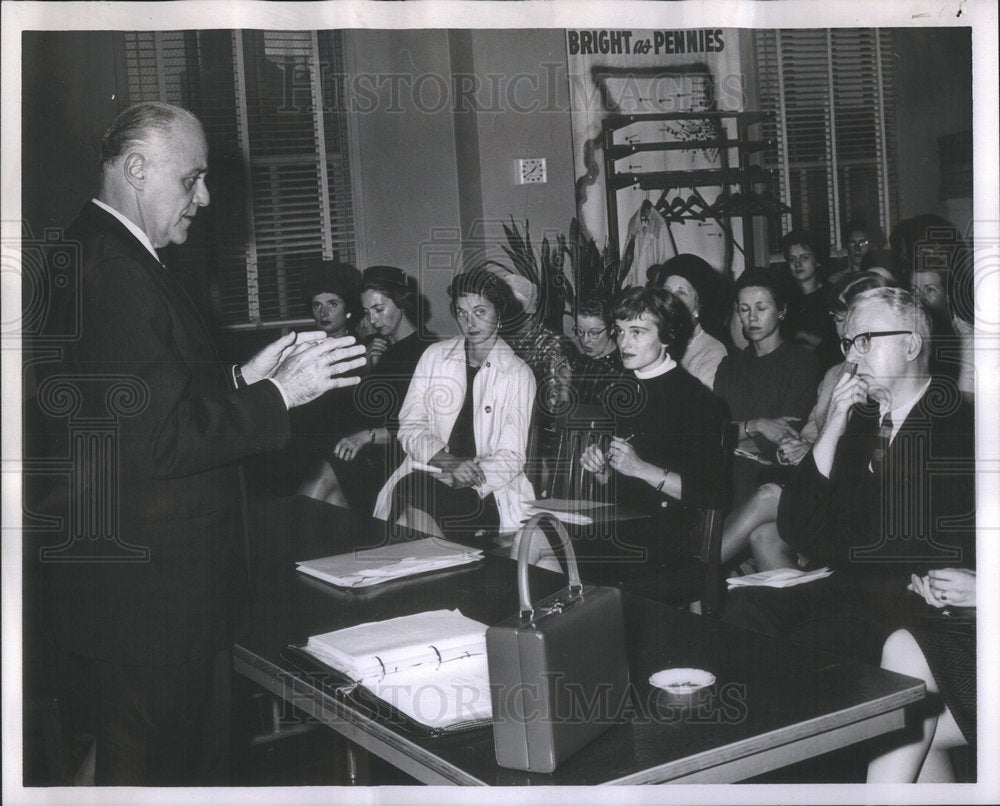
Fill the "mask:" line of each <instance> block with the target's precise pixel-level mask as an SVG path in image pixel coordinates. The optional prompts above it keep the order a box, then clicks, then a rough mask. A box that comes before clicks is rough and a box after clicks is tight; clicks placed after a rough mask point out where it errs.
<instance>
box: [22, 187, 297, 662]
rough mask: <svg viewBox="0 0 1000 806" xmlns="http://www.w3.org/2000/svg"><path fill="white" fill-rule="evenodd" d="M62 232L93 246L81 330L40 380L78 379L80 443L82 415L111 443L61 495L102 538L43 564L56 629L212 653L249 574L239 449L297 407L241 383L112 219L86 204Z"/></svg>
mask: <svg viewBox="0 0 1000 806" xmlns="http://www.w3.org/2000/svg"><path fill="white" fill-rule="evenodd" d="M67 236H68V238H69V239H72V240H78V241H79V242H80V244H81V246H82V254H83V266H82V278H81V284H80V288H81V294H80V298H79V300H78V304H79V312H80V317H81V319H80V328H79V333H80V335H79V338H78V339H76V340H75V341H73V342H72V343H70V344H69V345H68V347H66V348H65V351H64V359H65V360H64V361H62V362H61V363H60V364H59V365H58V367H57V368H56V370H55V373H54V375H53V374H51V373H50V377H49V378H48V379H47V381H46V382H45V383H47V384H56V385H57V386H64V385H66V384H68V386H69V387H70V388H73V389H75V390H76V392H75V394H77V395H78V397H77V403H76V404H75V405H74V406H70V407H69V408H70V409H71V411H69V415H68V416H66V417H64V419H63V427H64V429H65V428H67V427H69V426H74V427H75V428H76V434H77V436H76V439H77V441H78V442H79V440H80V439H81V437H80V434H81V428H82V433H83V434H87V433H92V434H94V433H102V434H104V436H102V437H99V438H96V440H97V446H96V447H95V448H93V449H92V450H89V453H90V454H91V455H93V454H94V453H95V451H97V452H98V453H100V452H101V451H103V455H99V456H98V457H97V459H94V460H91V461H89V462H83V463H81V464H80V466H78V467H76V468H74V471H73V475H72V476H71V478H70V483H69V485H68V488H64V493H65V494H64V495H54V496H52V497H51V498H50V507H49V509H50V511H53V509H54V511H56V512H59V511H60V510H61V513H60V514H61V515H62V517H64V518H66V519H67V520H66V522H67V524H68V526H69V527H70V528H73V525H74V524H75V528H76V530H77V532H78V533H82V534H83V536H84V537H87V536H90V535H94V534H98V535H99V537H98V539H96V540H87V539H72V540H70V542H69V544H67V545H66V549H65V551H62V552H57V554H56V555H54V556H53V557H51V558H50V559H48V560H46V561H43V563H42V567H43V573H44V574H45V576H46V577H47V578H48V580H49V581H50V582H51V583H52V586H51V588H50V592H49V601H50V603H51V605H52V607H53V619H54V627H55V629H56V631H57V634H58V635H59V637H61V639H62V643H63V644H64V646H66V647H67V648H69V649H71V650H73V651H76V652H79V653H81V654H83V655H85V656H88V657H96V658H100V659H105V660H109V661H113V662H118V663H148V664H153V665H159V664H170V663H178V662H182V661H185V660H189V659H192V658H196V657H204V656H206V655H208V654H211V653H214V652H217V651H219V650H220V649H223V648H224V647H226V646H228V645H230V644H231V642H232V638H233V624H234V616H235V613H236V611H237V609H238V607H239V598H238V596H237V595H236V593H237V591H238V590H239V589H240V586H241V583H242V584H243V585H245V573H246V572H245V569H246V565H245V558H244V557H243V549H242V541H241V538H240V534H241V530H240V528H239V526H240V519H239V515H240V510H241V505H240V495H241V492H240V483H239V472H238V462H239V461H240V460H241V459H243V458H245V457H247V456H250V455H252V454H254V453H257V452H261V451H265V450H269V449H274V448H279V447H281V446H282V445H283V444H285V442H287V440H288V437H289V418H288V412H287V410H286V408H285V405H284V402H283V401H282V398H281V394H280V392H279V391H278V389H277V387H275V386H274V384H272V383H270V382H266V381H265V382H261V383H257V384H254V385H253V386H250V387H249V388H244V389H241V390H234V389H233V388H232V383H231V379H230V378H229V368H228V367H226V366H224V365H222V364H221V363H220V361H219V357H218V355H217V354H216V351H215V347H214V345H213V342H212V339H211V336H210V334H209V332H208V330H207V328H206V326H205V323H204V321H203V320H202V318H201V316H200V315H199V313H198V309H197V307H196V305H195V304H194V303H193V302H192V300H191V298H190V297H189V296H188V295H187V293H186V292H185V290H184V288H183V287H182V286H181V284H180V283H179V282H178V281H177V278H176V277H175V276H173V275H172V274H171V273H170V272H169V271H167V270H166V269H165V268H164V267H163V266H161V265H160V264H159V263H158V262H157V261H156V260H155V259H154V258H153V256H152V255H151V254H150V253H149V252H148V251H147V250H146V249H145V248H144V247H143V246H142V245H141V244H140V243H139V242H138V241H137V240H136V239H135V238H134V237H133V236H132V235H131V233H129V232H128V230H127V229H126V228H125V227H124V226H122V224H121V223H120V222H119V221H117V220H116V219H115V218H114V217H113V216H111V215H109V214H108V213H107V212H106V211H104V210H102V209H100V208H99V207H97V206H96V205H94V204H92V203H91V204H88V205H86V206H85V207H84V209H83V212H82V213H81V215H80V217H79V218H78V219H77V221H76V222H75V223H74V224H73V225H72V227H71V228H70V230H69V231H68V233H67ZM76 302H77V301H76V300H66V301H64V303H63V304H64V305H65V304H68V305H73V304H76ZM58 318H59V317H58V316H57V317H56V319H58ZM54 388H56V387H53V386H50V387H49V391H50V392H51V391H52V389H54ZM40 391H41V392H43V394H41V395H40V397H42V398H45V394H44V392H45V389H44V385H43V387H41V388H40ZM49 397H50V398H51V397H52V394H50V395H49ZM43 403H44V400H43ZM48 405H49V408H50V410H51V409H52V405H51V402H50V403H49V404H48ZM62 411H63V413H65V412H66V408H65V407H64V408H63V410H62ZM109 423H111V424H113V425H114V428H113V429H112V434H111V436H110V437H109V436H108V428H107V426H108V424H109ZM65 433H68V432H65V431H64V434H65ZM83 439H84V441H86V439H87V437H85V436H84V438H83ZM92 439H95V438H92ZM74 450H76V452H77V455H79V453H80V446H79V445H77V447H76V448H74V446H73V445H72V444H71V441H70V440H69V439H67V438H66V437H65V436H64V437H63V441H62V444H61V445H59V444H58V443H57V446H56V451H57V454H58V453H60V452H61V453H62V454H63V455H66V454H70V455H72V454H73V452H74ZM109 451H110V453H109ZM85 452H88V451H85ZM95 501H97V502H98V503H97V504H96V505H95V504H94V502H95ZM67 506H68V507H74V508H75V509H76V513H77V514H76V515H74V516H73V517H69V514H70V512H69V510H68V509H67ZM88 513H89V514H88ZM70 537H71V538H72V537H73V536H72V535H70ZM122 544H128V545H129V546H131V547H134V548H135V549H138V550H140V551H144V552H145V553H146V554H147V555H148V556H146V558H145V559H138V560H137V559H136V556H137V555H136V554H135V551H134V550H132V549H127V548H125V547H124V546H123V545H122ZM109 554H110V555H111V556H113V557H114V556H117V557H119V559H117V560H115V559H108V556H109ZM99 557H100V558H103V559H97V558H99ZM88 558H89V559H91V560H92V561H89V562H88V561H86V560H87V559H88Z"/></svg>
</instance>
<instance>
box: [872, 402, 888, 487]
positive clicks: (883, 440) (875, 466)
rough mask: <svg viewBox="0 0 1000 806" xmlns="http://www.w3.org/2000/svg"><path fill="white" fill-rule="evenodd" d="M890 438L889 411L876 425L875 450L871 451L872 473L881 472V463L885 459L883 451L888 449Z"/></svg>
mask: <svg viewBox="0 0 1000 806" xmlns="http://www.w3.org/2000/svg"><path fill="white" fill-rule="evenodd" d="M890 439H892V416H891V415H890V414H889V412H886V413H885V417H883V418H882V424H881V425H879V427H878V436H877V441H876V443H875V450H873V451H872V462H871V467H872V473H881V472H882V463H883V461H884V460H885V453H886V451H888V450H889V440H890Z"/></svg>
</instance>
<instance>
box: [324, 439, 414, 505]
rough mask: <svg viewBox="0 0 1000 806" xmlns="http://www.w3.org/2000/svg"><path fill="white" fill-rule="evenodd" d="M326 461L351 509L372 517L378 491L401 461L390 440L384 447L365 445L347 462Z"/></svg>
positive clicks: (335, 459) (396, 445)
mask: <svg viewBox="0 0 1000 806" xmlns="http://www.w3.org/2000/svg"><path fill="white" fill-rule="evenodd" d="M327 461H328V462H329V463H330V467H331V468H333V472H334V474H335V475H336V476H337V482H338V483H339V484H340V489H341V492H343V494H344V498H345V499H346V500H347V503H348V504H349V505H350V507H351V509H353V510H354V511H356V512H364V513H365V514H366V515H371V514H372V510H374V509H375V499H376V498H377V497H378V493H379V490H381V489H382V487H383V486H384V485H385V483H386V481H388V479H389V476H391V475H392V473H393V471H394V470H395V469H396V468H397V467H399V464H400V462H401V461H402V451H401V450H400V448H399V443H398V442H396V441H395V440H392V441H391V442H389V443H388V444H386V445H365V446H364V447H362V448H361V450H359V451H358V453H357V455H356V456H355V457H354V459H352V460H351V461H349V462H345V461H344V460H343V459H338V458H337V457H336V456H334V455H333V454H330V455H329V456H327Z"/></svg>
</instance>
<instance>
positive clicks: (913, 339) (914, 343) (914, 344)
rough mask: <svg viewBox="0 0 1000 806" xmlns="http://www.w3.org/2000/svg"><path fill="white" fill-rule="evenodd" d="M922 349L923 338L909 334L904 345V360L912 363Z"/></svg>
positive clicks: (916, 334)
mask: <svg viewBox="0 0 1000 806" xmlns="http://www.w3.org/2000/svg"><path fill="white" fill-rule="evenodd" d="M923 349H924V337H923V336H921V335H920V334H919V333H911V334H910V340H909V342H907V345H906V360H907V361H913V360H914V359H915V358H916V357H917V356H919V355H920V353H921V352H922V351H923Z"/></svg>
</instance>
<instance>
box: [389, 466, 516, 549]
mask: <svg viewBox="0 0 1000 806" xmlns="http://www.w3.org/2000/svg"><path fill="white" fill-rule="evenodd" d="M406 506H412V507H415V508H417V509H420V510H423V511H424V512H426V513H427V514H428V515H430V516H431V517H432V518H434V520H435V521H436V522H437V524H438V526H439V527H440V528H441V531H442V532H443V533H444V535H445V536H446V537H448V538H451V539H454V540H462V539H464V540H475V539H479V538H482V537H483V536H485V535H488V534H494V533H496V532H497V531H499V529H500V512H499V510H498V509H497V505H496V501H495V500H494V498H493V494H492V493H490V494H489V495H487V496H486V497H485V498H480V497H479V493H477V492H476V491H475V490H474V489H473V488H471V487H462V488H459V489H455V488H453V487H449V486H448V485H447V484H445V483H443V482H442V481H439V480H438V478H437V476H435V475H434V474H433V473H428V472H426V471H424V470H414V471H412V472H411V473H408V474H406V475H405V476H403V478H401V479H400V480H399V482H398V483H397V484H396V486H395V488H394V489H393V491H392V509H391V512H390V516H389V520H390V522H394V521H395V520H396V519H397V518H399V516H400V515H401V514H402V513H403V512H404V510H405V507H406Z"/></svg>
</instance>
